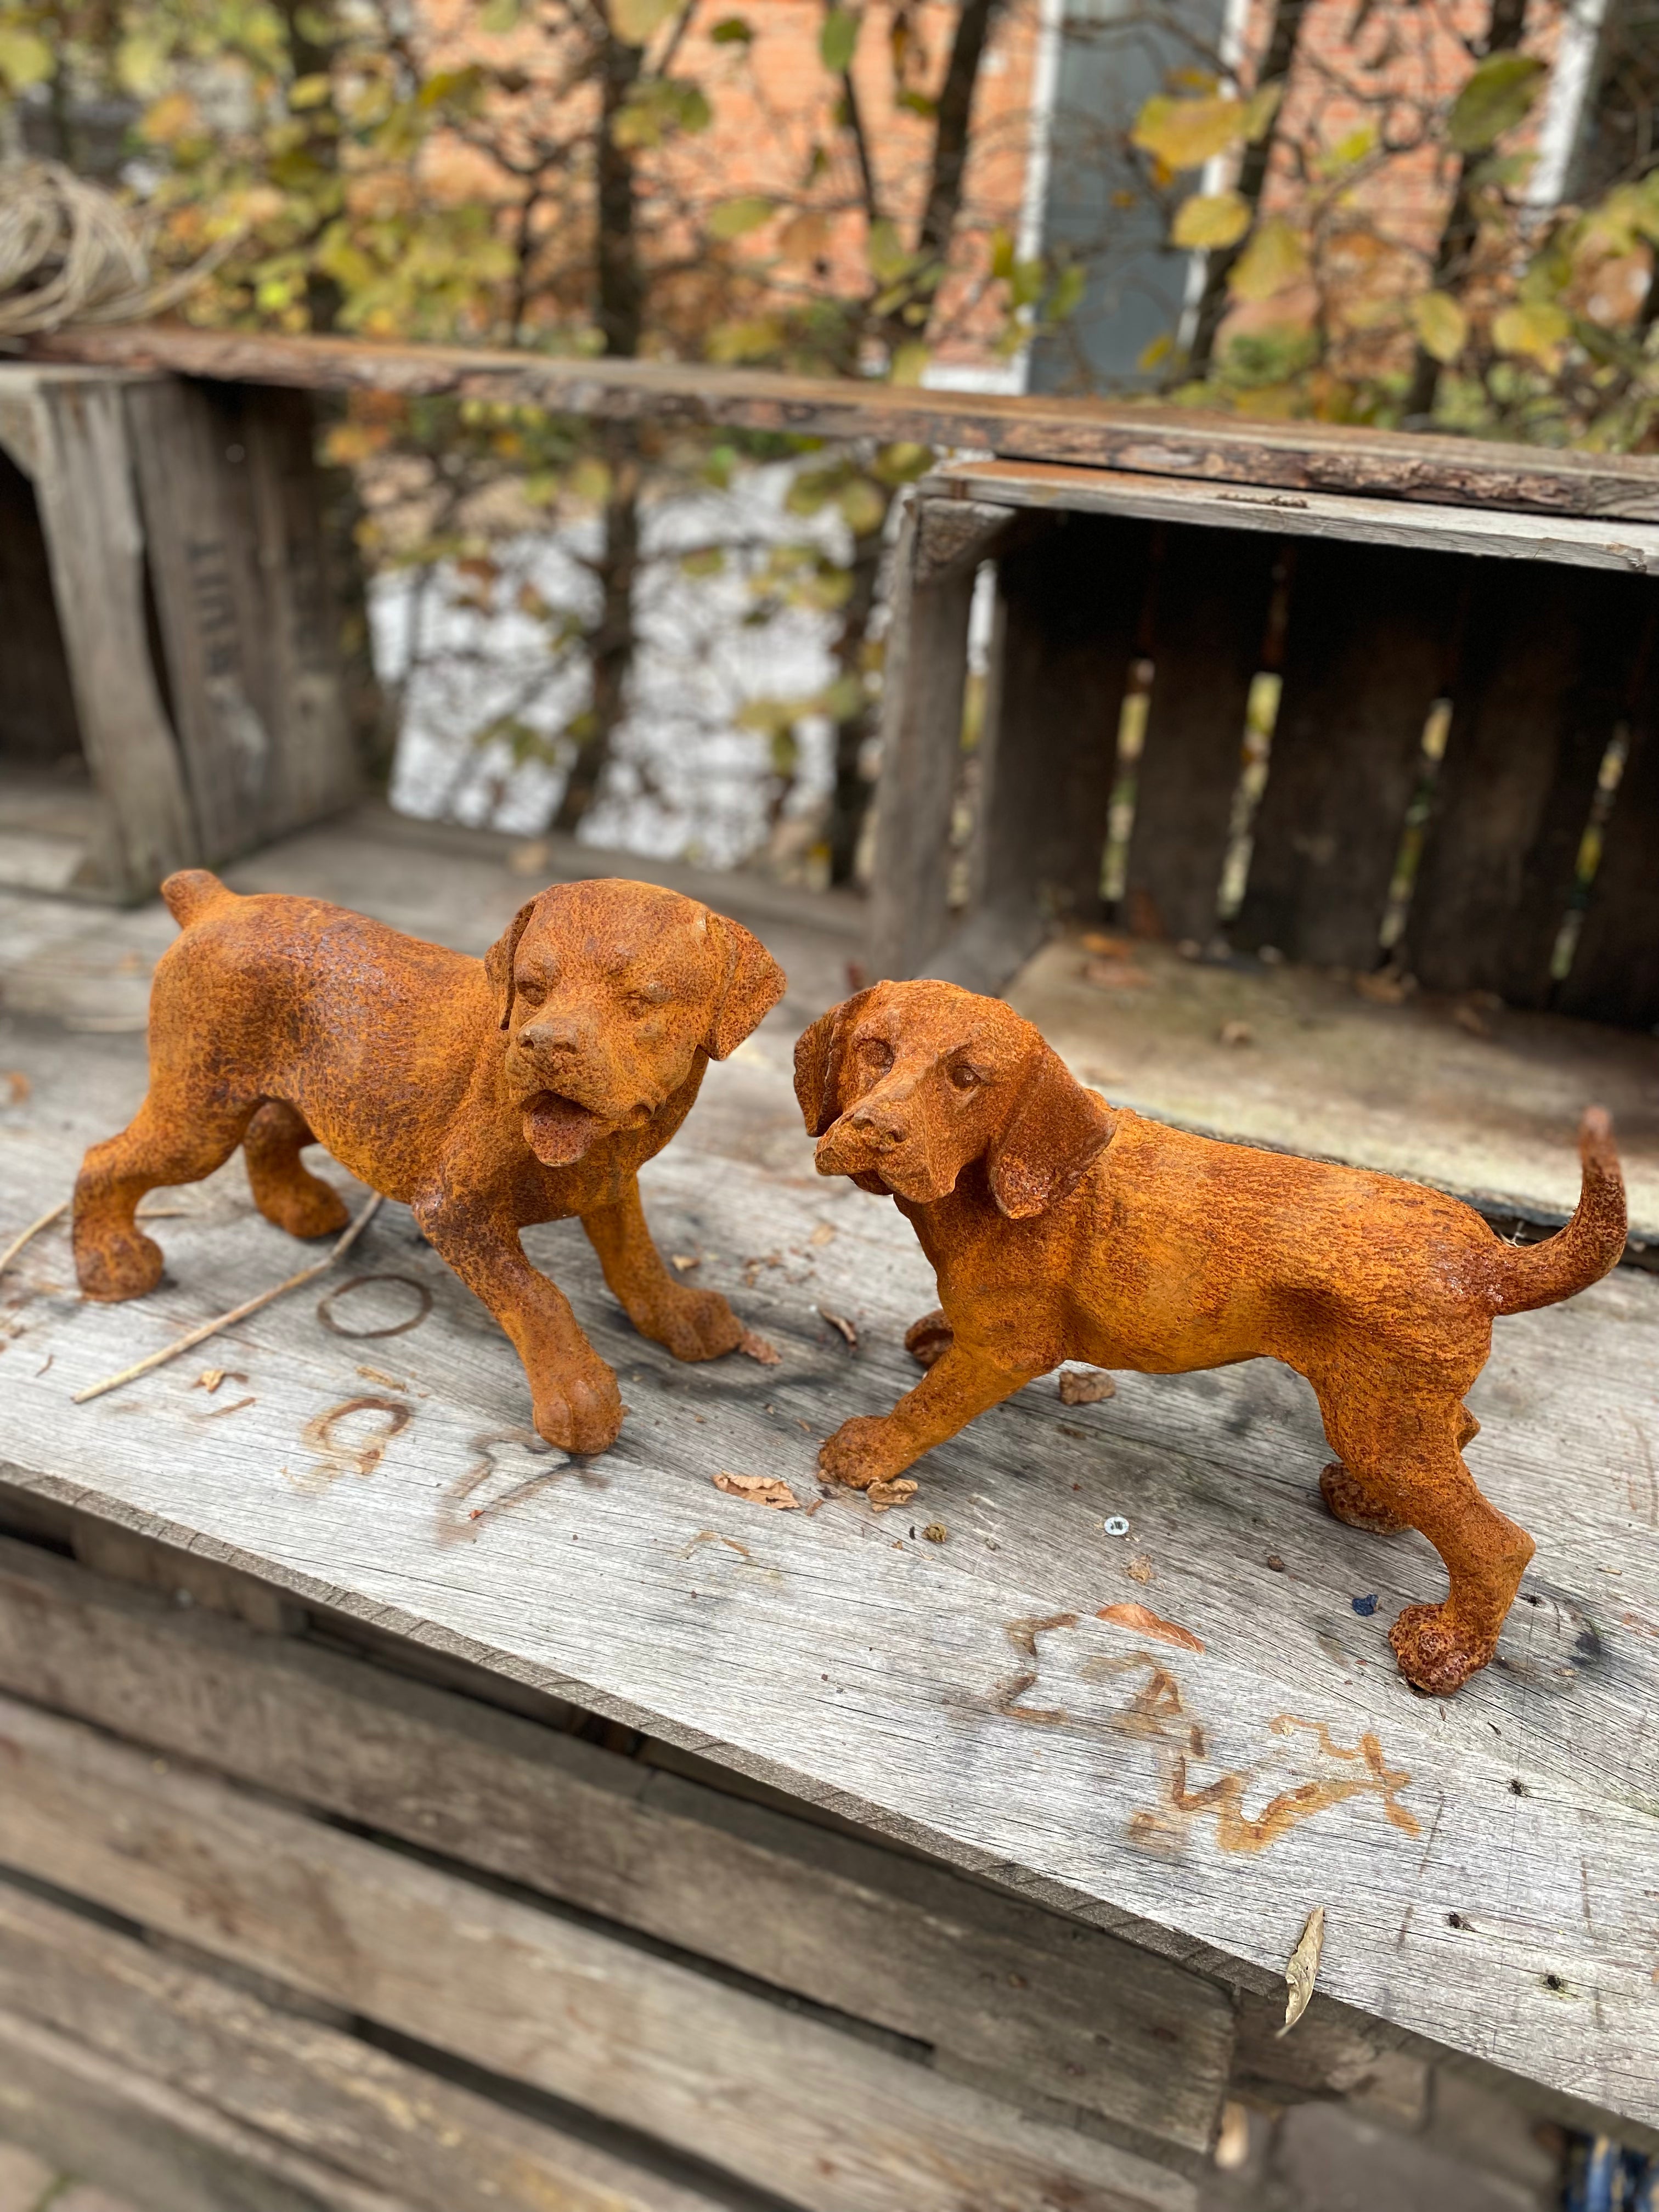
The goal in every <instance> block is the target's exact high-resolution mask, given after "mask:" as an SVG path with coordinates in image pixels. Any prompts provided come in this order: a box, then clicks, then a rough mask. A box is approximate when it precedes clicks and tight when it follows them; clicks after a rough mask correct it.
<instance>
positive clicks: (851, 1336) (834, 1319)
mask: <svg viewBox="0 0 1659 2212" xmlns="http://www.w3.org/2000/svg"><path fill="white" fill-rule="evenodd" d="M818 1319H819V1320H820V1321H827V1322H829V1326H830V1328H833V1329H837V1330H839V1331H840V1333H841V1334H842V1336H844V1337H845V1338H846V1339H847V1349H848V1351H849V1352H856V1351H857V1350H858V1348H859V1333H858V1331H857V1329H856V1328H854V1326H853V1324H852V1322H850V1321H848V1318H847V1316H846V1315H845V1314H838V1313H831V1312H830V1310H829V1307H828V1306H820V1307H819V1308H818Z"/></svg>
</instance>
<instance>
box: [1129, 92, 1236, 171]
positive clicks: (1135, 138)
mask: <svg viewBox="0 0 1659 2212" xmlns="http://www.w3.org/2000/svg"><path fill="white" fill-rule="evenodd" d="M1244 112H1245V111H1244V103H1243V100H1221V99H1213V98H1212V99H1208V100H1171V99H1170V98H1169V97H1167V95H1165V94H1161V93H1160V94H1158V97H1157V98H1156V99H1153V100H1148V101H1147V103H1146V106H1145V107H1143V108H1142V109H1141V111H1140V112H1139V115H1138V116H1137V117H1136V118H1135V125H1134V128H1133V131H1130V133H1129V143H1130V144H1131V145H1133V146H1139V148H1140V149H1141V151H1142V152H1143V153H1144V154H1150V155H1152V156H1153V158H1154V159H1155V160H1156V161H1162V162H1163V164H1164V167H1166V168H1168V169H1196V168H1200V167H1202V166H1203V164H1204V163H1205V162H1206V161H1210V160H1212V158H1213V157H1214V156H1215V155H1217V154H1225V152H1226V150H1227V149H1228V148H1229V147H1230V146H1234V145H1237V143H1238V141H1239V139H1240V138H1241V137H1243V134H1244Z"/></svg>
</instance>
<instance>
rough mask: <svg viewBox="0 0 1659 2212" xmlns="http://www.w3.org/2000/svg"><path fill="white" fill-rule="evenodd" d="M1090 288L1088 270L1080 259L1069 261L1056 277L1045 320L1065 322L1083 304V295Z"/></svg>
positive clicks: (1049, 296)
mask: <svg viewBox="0 0 1659 2212" xmlns="http://www.w3.org/2000/svg"><path fill="white" fill-rule="evenodd" d="M1088 289H1089V272H1088V270H1086V269H1085V267H1084V265H1083V264H1082V263H1081V262H1080V261H1073V262H1071V263H1069V264H1067V266H1066V268H1064V269H1062V270H1060V274H1059V276H1056V277H1055V279H1054V290H1053V291H1052V292H1051V293H1050V294H1049V295H1048V305H1047V307H1045V308H1044V310H1043V314H1044V319H1045V320H1047V321H1048V322H1050V323H1063V322H1064V321H1065V320H1066V317H1067V316H1068V315H1074V314H1075V313H1077V311H1078V309H1079V307H1081V306H1082V305H1083V295H1084V294H1085V292H1086V291H1087V290H1088Z"/></svg>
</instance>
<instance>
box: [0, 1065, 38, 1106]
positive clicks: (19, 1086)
mask: <svg viewBox="0 0 1659 2212" xmlns="http://www.w3.org/2000/svg"><path fill="white" fill-rule="evenodd" d="M0 1088H3V1090H4V1091H5V1094H6V1103H7V1104H8V1105H9V1106H21V1104H22V1103H23V1101H24V1100H25V1099H26V1098H27V1097H28V1095H29V1093H30V1091H33V1088H34V1085H33V1084H32V1083H31V1082H30V1081H29V1079H28V1078H27V1075H25V1074H24V1073H23V1071H22V1069H21V1067H8V1068H4V1069H0Z"/></svg>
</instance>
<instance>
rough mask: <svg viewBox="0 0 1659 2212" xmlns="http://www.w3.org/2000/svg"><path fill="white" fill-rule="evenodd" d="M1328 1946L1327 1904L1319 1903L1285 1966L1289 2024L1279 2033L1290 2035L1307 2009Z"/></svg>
mask: <svg viewBox="0 0 1659 2212" xmlns="http://www.w3.org/2000/svg"><path fill="white" fill-rule="evenodd" d="M1324 1948H1325V1908H1324V1906H1323V1905H1315V1907H1314V1909H1313V1911H1311V1912H1310V1914H1309V1915H1308V1917H1307V1920H1306V1922H1305V1923H1304V1926H1303V1929H1302V1934H1301V1936H1300V1938H1299V1939H1298V1941H1297V1947H1296V1948H1295V1950H1294V1951H1292V1952H1291V1956H1290V1963H1289V1964H1288V1965H1287V1966H1286V1967H1285V1990H1286V1993H1287V1994H1286V1996H1285V2025H1284V2027H1281V2028H1280V2029H1279V2033H1280V2034H1281V2035H1288V2034H1289V2033H1290V2032H1291V2029H1292V2028H1293V2027H1295V2026H1296V2024H1297V2021H1299V2020H1300V2019H1301V2017H1302V2015H1303V2014H1304V2012H1306V2010H1307V2009H1308V2000H1309V1998H1310V1996H1312V1995H1313V1992H1314V1984H1315V1982H1316V1980H1317V1979H1318V1977H1319V1957H1320V1954H1321V1952H1322V1951H1323V1949H1324Z"/></svg>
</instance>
